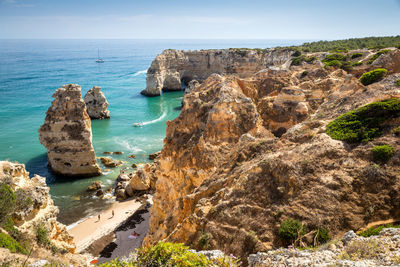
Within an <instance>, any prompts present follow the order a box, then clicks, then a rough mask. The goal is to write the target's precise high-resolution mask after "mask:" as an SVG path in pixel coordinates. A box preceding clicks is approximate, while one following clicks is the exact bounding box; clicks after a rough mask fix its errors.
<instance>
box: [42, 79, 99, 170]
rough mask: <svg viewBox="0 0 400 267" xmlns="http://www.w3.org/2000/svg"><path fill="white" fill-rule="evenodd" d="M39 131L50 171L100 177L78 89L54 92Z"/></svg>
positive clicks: (84, 106) (69, 87)
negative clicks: (52, 99)
mask: <svg viewBox="0 0 400 267" xmlns="http://www.w3.org/2000/svg"><path fill="white" fill-rule="evenodd" d="M53 97H54V98H55V100H54V101H53V102H52V104H51V107H50V108H49V109H48V110H47V113H46V119H45V121H44V124H43V125H42V126H41V127H40V129H39V141H40V143H41V144H42V145H43V146H44V147H46V149H47V157H48V163H49V166H50V167H51V169H52V170H53V171H54V172H55V173H58V174H61V175H65V176H81V177H82V176H96V175H100V174H101V170H100V167H99V166H98V164H97V162H96V155H95V153H94V149H93V146H92V129H91V121H90V118H89V115H88V113H87V111H86V105H85V102H84V101H83V100H82V95H81V87H80V86H79V85H76V84H68V85H64V86H63V87H61V88H59V89H57V91H56V92H55V93H54V94H53Z"/></svg>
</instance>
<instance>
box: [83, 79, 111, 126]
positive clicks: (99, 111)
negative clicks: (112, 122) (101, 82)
mask: <svg viewBox="0 0 400 267" xmlns="http://www.w3.org/2000/svg"><path fill="white" fill-rule="evenodd" d="M83 100H84V101H85V104H86V110H87V113H88V114H89V117H90V118H91V119H108V118H110V111H109V110H107V108H108V102H107V99H106V97H105V96H104V94H103V92H101V88H100V87H98V86H93V88H92V89H90V90H89V91H88V92H87V93H86V95H85V97H84V99H83Z"/></svg>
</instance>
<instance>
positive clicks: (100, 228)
mask: <svg viewBox="0 0 400 267" xmlns="http://www.w3.org/2000/svg"><path fill="white" fill-rule="evenodd" d="M142 205H143V204H142V203H141V202H139V201H138V200H136V199H132V200H126V201H124V202H115V203H113V204H112V205H111V207H110V208H108V209H107V210H105V211H104V212H102V213H100V220H98V216H97V215H95V216H93V217H91V218H88V219H86V220H84V221H82V222H80V223H79V224H77V225H76V226H74V227H72V228H70V229H69V233H70V234H71V235H72V236H73V237H74V242H75V244H76V252H78V253H79V252H82V251H83V250H85V249H86V248H87V247H89V246H90V245H91V244H92V243H93V242H94V241H96V240H99V239H101V238H102V237H104V236H107V235H109V234H110V233H112V232H113V231H114V230H116V228H117V227H118V226H120V225H122V224H123V223H124V222H125V221H126V220H127V219H128V218H130V217H131V216H132V215H133V214H134V213H135V212H136V211H137V210H138V209H139V208H140V207H141V206H142ZM112 211H114V216H112ZM109 240H110V239H109Z"/></svg>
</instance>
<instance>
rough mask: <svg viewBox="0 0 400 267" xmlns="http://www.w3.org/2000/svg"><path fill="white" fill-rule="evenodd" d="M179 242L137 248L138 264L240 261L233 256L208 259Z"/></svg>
mask: <svg viewBox="0 0 400 267" xmlns="http://www.w3.org/2000/svg"><path fill="white" fill-rule="evenodd" d="M188 249H189V247H186V246H184V245H183V244H181V243H169V242H158V243H157V245H155V246H149V247H142V248H140V249H138V254H137V264H138V266H154V267H155V266H177V267H192V266H193V267H194V266H199V267H201V266H226V267H228V266H232V267H235V266H240V261H239V260H236V259H234V258H233V257H223V258H217V259H208V258H207V257H206V256H204V255H202V254H197V253H194V252H192V251H189V250H188Z"/></svg>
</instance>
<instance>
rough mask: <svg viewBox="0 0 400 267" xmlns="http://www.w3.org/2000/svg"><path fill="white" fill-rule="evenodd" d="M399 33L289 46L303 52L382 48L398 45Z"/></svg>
mask: <svg viewBox="0 0 400 267" xmlns="http://www.w3.org/2000/svg"><path fill="white" fill-rule="evenodd" d="M399 46H400V35H397V36H385V37H365V38H351V39H345V40H335V41H317V42H307V43H304V44H302V45H299V46H291V47H289V48H291V49H294V50H300V51H303V52H328V51H329V52H347V51H348V50H356V49H363V48H366V49H382V48H387V47H399Z"/></svg>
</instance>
